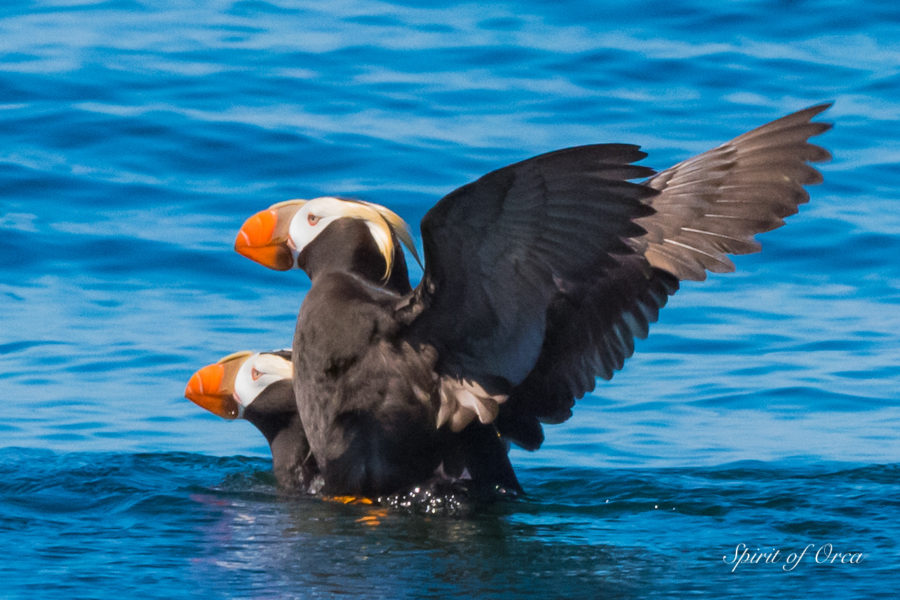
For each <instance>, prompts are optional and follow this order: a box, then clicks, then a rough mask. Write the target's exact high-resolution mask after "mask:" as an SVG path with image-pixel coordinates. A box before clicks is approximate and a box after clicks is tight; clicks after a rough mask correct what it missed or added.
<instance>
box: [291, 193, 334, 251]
mask: <svg viewBox="0 0 900 600" xmlns="http://www.w3.org/2000/svg"><path fill="white" fill-rule="evenodd" d="M345 216H347V202H346V201H344V200H339V199H338V198H332V197H330V196H323V197H322V198H313V199H312V200H310V201H309V202H307V203H306V204H304V205H303V207H302V208H301V209H300V210H298V211H297V214H295V215H294V218H293V219H291V225H290V227H289V228H288V236H289V237H290V240H291V242H292V244H293V247H292V248H291V252H292V253H293V254H294V263H295V264H296V262H297V255H298V254H300V252H302V251H303V249H304V248H306V246H308V245H309V243H310V242H312V241H313V240H314V239H316V237H318V235H319V234H320V233H322V231H324V230H325V228H326V227H328V225H329V224H330V223H331V222H333V221H335V220H337V219H340V218H341V217H345Z"/></svg>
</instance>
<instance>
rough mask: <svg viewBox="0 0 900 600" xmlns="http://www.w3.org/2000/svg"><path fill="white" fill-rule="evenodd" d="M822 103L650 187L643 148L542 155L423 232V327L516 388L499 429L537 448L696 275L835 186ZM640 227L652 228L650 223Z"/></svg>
mask: <svg viewBox="0 0 900 600" xmlns="http://www.w3.org/2000/svg"><path fill="white" fill-rule="evenodd" d="M827 107H828V106H827V105H822V106H816V107H813V108H809V109H806V110H804V111H800V112H798V113H794V114H792V115H789V116H787V117H784V118H782V119H779V120H777V121H773V122H771V123H769V124H767V125H764V126H762V127H760V128H758V129H755V130H753V131H751V132H749V133H746V134H744V135H742V136H740V137H738V138H735V139H734V140H732V141H730V142H728V143H726V144H723V145H722V146H719V147H718V148H715V149H713V150H711V151H709V152H706V153H704V154H700V155H698V156H696V157H693V158H691V159H688V160H686V161H684V162H681V163H679V164H677V165H675V166H674V167H672V168H670V169H667V170H665V171H663V172H661V173H659V174H657V175H655V176H653V177H652V178H650V179H649V180H647V181H646V182H645V184H644V185H635V184H632V183H628V182H627V181H626V180H628V179H633V178H635V177H639V176H640V174H639V173H640V171H641V170H642V168H641V167H636V166H633V165H630V163H631V162H633V161H635V160H638V159H639V158H641V157H642V156H643V154H642V153H640V152H639V151H638V150H637V148H635V147H633V146H617V145H612V146H586V147H582V148H571V149H568V150H561V151H558V152H553V153H550V154H547V155H542V156H539V157H536V158H533V159H530V160H527V161H524V162H521V163H517V164H515V165H511V166H510V167H506V168H504V169H500V170H499V171H495V172H493V173H491V174H489V175H486V176H485V177H483V178H481V179H479V180H478V181H476V182H474V183H472V184H470V185H468V186H465V187H463V188H460V189H459V190H457V191H455V192H453V193H451V194H450V195H448V196H447V197H445V198H444V199H443V200H442V201H441V202H440V203H438V205H437V206H435V207H434V209H432V210H431V211H430V212H429V213H428V214H427V215H426V218H425V220H424V221H423V223H422V233H423V238H424V243H425V255H426V271H425V277H424V278H423V282H422V284H421V285H420V287H419V288H418V289H417V290H416V292H415V293H416V300H417V301H418V302H420V303H421V307H423V309H422V312H421V314H420V315H419V318H418V322H417V323H416V326H417V327H418V331H419V332H420V333H421V334H422V337H423V339H427V340H428V341H429V342H430V343H434V344H435V345H436V346H437V347H438V348H439V351H440V353H441V357H442V360H443V361H444V364H443V368H444V369H445V370H446V372H447V373H449V374H451V375H455V376H461V377H467V378H471V379H474V380H476V381H480V382H482V385H484V384H485V382H488V383H489V382H490V381H491V378H492V377H496V378H500V379H501V380H502V381H504V382H507V383H509V384H512V385H513V386H514V389H512V391H511V393H510V396H509V398H508V400H507V401H506V402H505V403H504V404H503V405H502V406H501V408H500V413H499V416H498V420H497V425H498V427H499V429H500V431H501V432H502V433H504V434H505V435H507V436H508V437H510V438H511V439H514V440H515V441H517V442H519V443H520V444H521V445H523V446H524V447H526V448H536V447H537V446H539V445H540V443H541V441H542V439H543V434H542V432H541V426H540V423H541V422H560V421H563V420H565V419H566V418H568V417H569V416H570V415H571V407H572V405H573V403H574V399H575V398H578V397H581V396H582V395H583V394H584V393H586V392H588V391H590V390H592V389H593V387H594V381H595V378H596V377H598V376H601V377H604V378H606V379H609V378H610V377H612V374H613V372H614V371H615V370H617V369H619V368H621V367H622V365H623V363H624V361H625V359H627V358H628V357H629V356H631V354H632V353H633V351H634V338H635V337H645V336H646V335H647V330H648V326H649V324H650V323H652V322H653V321H655V320H656V318H657V316H658V312H659V309H660V308H662V306H664V305H665V303H666V300H667V299H668V296H669V295H671V294H673V293H674V292H675V291H676V290H677V289H678V282H679V280H681V279H704V278H705V276H706V271H707V270H709V271H713V272H725V271H731V270H733V269H734V265H733V264H732V263H731V261H730V260H729V259H728V258H727V256H726V255H727V254H746V253H749V252H755V251H757V250H759V245H758V243H757V242H756V241H755V240H753V236H754V235H755V234H757V233H761V232H764V231H768V230H771V229H774V228H776V227H778V226H780V225H782V224H783V222H784V221H783V218H784V217H786V216H788V215H791V214H794V213H796V212H797V206H798V205H799V204H801V203H803V202H806V201H807V200H808V199H809V196H808V194H807V192H806V191H805V190H804V188H803V186H804V185H807V184H812V183H818V182H820V181H821V174H820V173H819V172H818V171H816V170H815V169H814V168H813V167H811V166H810V165H809V164H808V163H810V162H817V161H821V160H826V159H827V158H828V157H829V154H828V152H827V151H826V150H824V149H823V148H820V147H818V146H815V145H813V144H810V143H809V142H808V139H809V138H810V137H812V136H814V135H817V134H819V133H822V132H823V131H825V130H827V129H828V128H829V127H830V125H828V124H825V123H813V122H811V121H810V119H812V117H814V116H815V115H817V114H819V113H820V112H822V111H823V110H825V109H826V108H827ZM635 224H637V225H639V226H640V227H639V228H636V227H635Z"/></svg>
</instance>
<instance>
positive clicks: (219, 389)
mask: <svg viewBox="0 0 900 600" xmlns="http://www.w3.org/2000/svg"><path fill="white" fill-rule="evenodd" d="M227 375H230V377H227ZM233 387H234V373H229V374H226V365H224V364H222V363H215V364H212V365H206V366H205V367H203V368H202V369H200V370H199V371H197V372H196V373H194V374H193V375H192V376H191V379H190V380H189V381H188V384H187V387H186V388H185V389H184V397H185V398H187V399H188V400H190V401H191V402H193V403H194V404H196V405H197V406H200V407H201V408H205V409H206V410H208V411H209V412H211V413H213V414H215V415H218V416H220V417H222V418H223V419H236V418H238V417H239V416H240V412H241V411H240V409H241V407H240V406H239V405H238V403H237V401H235V399H234V391H233V390H232V388H233Z"/></svg>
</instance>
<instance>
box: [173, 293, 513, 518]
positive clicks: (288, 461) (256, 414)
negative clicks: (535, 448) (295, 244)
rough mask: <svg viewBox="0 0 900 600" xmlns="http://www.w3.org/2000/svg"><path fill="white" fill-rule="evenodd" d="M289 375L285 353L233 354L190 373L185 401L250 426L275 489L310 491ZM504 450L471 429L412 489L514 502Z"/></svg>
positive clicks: (314, 470)
mask: <svg viewBox="0 0 900 600" xmlns="http://www.w3.org/2000/svg"><path fill="white" fill-rule="evenodd" d="M408 285H409V284H408V283H407V286H408ZM292 376H293V374H292V367H291V351H290V350H276V351H271V352H250V351H243V352H235V353H233V354H230V355H228V356H226V357H224V358H222V359H220V360H219V361H218V362H216V363H214V364H211V365H207V366H205V367H203V368H202V369H200V370H198V371H197V372H196V373H194V374H193V375H192V376H191V378H190V380H189V381H188V385H187V387H186V388H185V391H184V395H185V397H186V398H187V399H189V400H191V401H192V402H194V403H195V404H197V405H198V406H200V407H202V408H205V409H206V410H208V411H210V412H211V413H213V414H215V415H218V416H220V417H222V418H224V419H238V418H243V419H246V420H248V421H250V422H251V423H252V424H253V425H255V426H256V428H257V429H259V430H260V432H261V433H262V434H263V435H264V436H265V438H266V441H268V442H269V447H270V449H271V451H272V470H273V472H274V473H275V477H276V479H277V480H278V483H279V485H280V486H281V487H283V488H285V489H288V490H299V491H304V492H308V493H315V492H317V491H318V490H319V488H321V483H322V482H321V478H320V477H318V474H319V470H318V467H317V466H316V461H315V458H314V457H313V456H312V455H311V454H310V451H309V450H310V449H309V443H308V442H307V439H306V432H305V431H304V429H303V426H302V424H301V422H300V417H299V415H298V412H297V403H296V401H295V399H294V390H293V387H292V385H291V379H292ZM507 451H508V447H507V446H506V445H504V444H503V443H502V442H501V441H499V440H498V438H497V435H496V431H495V430H494V429H493V428H492V427H489V426H476V425H473V426H471V427H468V428H466V431H465V432H464V433H463V434H461V435H457V436H453V437H452V438H451V439H449V440H447V443H446V449H445V453H444V458H445V463H444V464H443V465H442V469H441V470H440V471H439V472H437V473H435V474H434V477H432V478H431V480H429V481H418V482H416V484H428V487H427V489H428V490H432V491H433V490H435V489H452V490H453V493H456V494H465V495H466V496H467V497H470V498H471V499H480V500H487V499H497V498H499V497H513V496H515V495H517V494H518V493H520V492H521V491H522V488H521V487H520V485H519V482H518V480H517V479H516V476H515V472H514V471H513V469H512V465H511V464H510V463H509V457H508V454H507ZM399 491H401V492H404V493H409V492H412V490H409V489H402V490H399Z"/></svg>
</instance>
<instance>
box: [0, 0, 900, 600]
mask: <svg viewBox="0 0 900 600" xmlns="http://www.w3.org/2000/svg"><path fill="white" fill-rule="evenodd" d="M0 52H2V59H0V140H2V142H3V143H2V144H0V402H2V406H3V408H4V411H3V414H4V417H5V418H4V419H3V420H2V421H0V548H4V549H6V555H7V560H5V561H2V563H0V581H2V582H3V583H2V585H0V597H3V598H26V597H28V598H31V597H34V596H35V595H39V597H42V598H101V599H102V598H119V597H123V596H125V597H142V598H156V597H159V598H187V597H197V596H200V595H203V596H205V597H213V598H292V597H296V598H305V597H372V598H405V597H409V598H413V597H429V596H434V597H467V598H468V597H472V596H476V597H482V598H513V597H526V596H534V597H567V598H568V597H572V598H581V597H584V598H602V597H612V598H643V597H653V598H683V597H685V596H688V595H696V596H701V597H703V596H709V597H728V598H757V597H769V596H776V595H778V596H786V597H814V596H820V595H823V594H828V595H830V596H833V595H834V594H835V591H836V590H839V591H840V597H842V598H876V597H885V598H889V597H893V594H895V590H896V589H897V588H898V587H900V551H898V539H900V525H898V522H900V500H898V498H900V493H898V492H900V472H898V465H900V443H898V428H900V401H898V397H900V393H898V389H900V333H898V332H900V310H898V308H900V260H898V256H900V210H898V208H897V199H898V194H900V143H898V138H900V126H898V125H897V123H898V122H900V103H898V102H897V98H898V97H900V72H898V71H900V67H898V65H900V7H898V6H895V5H894V3H887V2H884V3H874V2H873V3H864V4H859V3H844V2H834V1H825V2H803V1H800V2H735V3H719V4H717V5H711V4H709V3H705V2H696V1H695V2H690V1H679V2H669V3H664V4H663V3H654V2H607V3H603V4H596V3H587V2H552V3H551V2H539V1H535V0H532V1H529V2H515V3H513V2H500V3H492V4H490V5H482V4H478V3H462V4H458V3H450V4H448V3H445V4H443V5H441V6H440V7H437V8H435V7H433V6H432V5H430V4H428V3H416V2H403V1H400V0H387V1H375V0H356V1H338V2H330V3H317V2H263V1H232V0H209V1H201V2H194V3H180V2H165V1H161V2H149V1H147V2H144V1H127V0H110V1H86V0H81V1H80V0H47V1H43V2H7V3H5V4H4V5H3V7H2V8H0ZM826 100H833V101H834V102H835V104H834V106H833V108H831V109H830V110H829V111H828V112H827V113H825V115H824V116H823V117H824V119H825V120H829V121H832V122H834V123H835V128H834V130H833V131H830V132H828V133H827V134H825V135H823V136H822V137H821V138H819V140H818V141H819V143H821V144H822V145H824V146H826V147H827V148H829V149H830V150H831V151H832V152H833V154H834V160H832V161H831V162H829V163H827V164H825V165H823V166H822V171H823V173H824V175H825V183H824V184H823V185H821V186H817V187H815V188H812V189H811V194H812V201H811V202H810V204H809V205H806V206H804V207H802V209H801V211H800V214H799V215H797V216H795V217H792V218H791V219H790V220H789V222H788V224H787V226H786V227H784V228H783V229H779V230H777V231H775V232H771V233H768V234H765V235H763V236H761V237H760V240H761V242H762V244H763V251H762V252H761V253H760V254H757V255H751V256H747V257H740V258H738V259H737V260H736V261H735V262H736V264H737V266H738V270H737V272H736V273H735V274H732V275H727V276H713V277H711V278H710V279H709V280H708V281H706V282H702V283H688V284H685V285H684V286H683V287H682V290H681V291H680V292H679V293H678V294H677V295H676V296H675V297H674V298H673V299H672V300H671V301H670V304H669V306H668V307H667V308H666V309H665V310H664V311H663V312H662V314H661V319H660V322H659V323H657V324H656V325H655V326H653V328H652V329H651V335H650V337H649V338H648V339H647V340H645V341H642V342H639V343H638V345H637V353H636V355H635V356H634V357H633V358H632V359H631V360H629V361H628V363H627V364H626V367H625V369H624V370H623V371H622V372H621V373H619V374H617V375H616V377H615V378H614V379H613V380H612V381H611V382H600V384H599V385H598V388H597V390H596V391H595V392H594V393H593V394H590V395H588V396H587V397H585V398H583V399H582V400H580V401H579V402H578V404H577V405H576V408H575V416H574V417H573V418H572V419H571V420H570V421H569V422H567V423H565V424H563V425H559V426H552V427H548V428H547V441H546V443H545V445H544V447H543V448H542V449H541V450H540V451H539V452H537V453H527V452H524V451H520V450H515V449H514V450H513V452H512V457H513V462H514V464H515V466H516V468H517V471H518V473H519V475H520V479H521V480H522V483H523V485H524V487H525V488H526V490H527V491H528V492H529V494H528V497H527V498H525V499H523V500H520V501H516V502H511V503H504V504H500V505H497V506H493V507H489V508H484V509H482V510H479V511H477V512H476V513H475V514H473V515H471V516H468V517H465V518H426V517H423V516H414V515H405V514H394V513H387V514H385V513H383V512H379V511H377V510H376V509H372V508H370V507H360V506H340V505H332V504H327V503H324V502H321V501H319V500H315V499H296V498H288V497H285V496H283V495H282V494H281V493H280V492H279V491H278V489H277V488H276V486H275V484H274V479H273V478H272V476H271V475H270V473H269V463H268V458H267V452H268V450H267V447H266V445H265V443H264V440H263V439H262V436H261V435H259V434H258V432H256V431H255V430H254V429H253V427H252V426H250V425H249V424H247V423H244V422H237V423H224V422H222V421H221V420H219V419H218V418H216V417H214V416H212V415H210V414H207V413H205V412H204V411H202V410H200V409H199V408H197V407H196V406H194V405H193V404H191V403H190V402H188V401H186V400H185V399H184V398H182V391H183V389H184V385H185V383H186V381H187V378H188V377H189V376H190V374H191V373H192V372H193V371H194V370H195V369H196V368H198V367H200V366H202V365H204V364H207V363H209V362H211V361H213V360H215V359H217V358H219V357H220V356H222V355H224V354H227V353H230V352H232V351H235V350H240V349H271V348H279V347H284V346H288V345H290V337H291V334H292V332H293V325H294V321H295V319H296V313H297V309H298V307H299V304H300V301H301V300H302V297H303V294H304V292H305V291H306V290H307V289H308V282H307V280H306V279H305V276H303V274H302V273H290V274H284V273H274V272H268V271H266V270H265V269H262V268H260V267H258V266H257V265H255V264H253V263H251V262H250V261H247V260H246V259H243V258H241V257H239V256H238V255H236V254H235V253H234V252H233V251H232V249H231V248H232V243H233V240H234V236H235V233H236V231H237V228H238V227H239V226H240V224H241V223H242V222H243V220H244V219H245V218H246V217H247V216H248V215H250V214H251V213H253V212H255V211H257V210H259V209H261V208H264V207H266V206H268V205H270V204H272V203H274V202H277V201H280V200H284V199H287V198H292V197H312V196H316V195H323V194H341V195H348V196H356V197H360V198H365V199H367V200H371V201H374V202H378V203H382V204H386V205H388V206H390V207H392V208H393V209H395V210H396V211H397V212H399V213H400V214H401V215H402V216H403V217H404V218H405V219H407V220H408V221H409V222H410V223H412V224H413V225H414V229H416V228H415V224H417V223H418V221H419V220H420V219H421V217H422V215H423V214H424V213H425V212H426V211H427V210H428V208H429V207H430V206H431V205H432V204H433V203H434V202H435V201H436V200H437V199H438V198H440V197H441V196H442V195H443V194H445V193H447V192H448V191H450V190H452V189H453V188H455V187H457V186H459V185H461V184H463V183H466V182H468V181H470V180H472V179H473V178H475V177H477V176H479V175H481V174H483V173H485V172H487V171H489V170H491V169H493V168H496V167H499V166H502V165H505V164H508V163H510V162H513V161H516V160H519V159H523V158H527V157H528V156H531V155H534V154H537V153H540V152H543V151H547V150H552V149H556V148H561V147H565V146H571V145H576V144H583V143H592V142H612V141H616V142H631V143H637V144H640V145H642V146H643V147H644V149H645V150H647V151H648V152H649V153H650V156H649V157H648V159H646V161H645V163H646V164H648V165H649V166H653V167H656V168H665V167H667V166H669V165H671V164H673V163H675V162H677V161H679V160H681V159H684V158H686V157H688V156H691V155H692V154H696V153H698V152H701V151H703V150H706V149H708V148H710V147H712V146H714V145H717V144H719V143H721V142H723V141H725V140H727V139H730V138H731V137H734V136H735V135H737V134H739V133H742V132H743V131H746V130H748V129H750V128H752V127H754V126H757V125H760V124H762V123H764V122H767V121H769V120H771V119H774V118H776V117H778V116H781V115H783V114H786V113H788V112H791V111H794V110H797V109H800V108H804V107H806V106H809V105H812V104H816V103H819V102H821V101H826ZM417 241H418V242H419V243H421V240H420V239H418V240H417ZM419 275H420V273H419V272H415V271H414V272H413V277H418V276H419ZM745 548H746V549H747V550H748V552H753V553H755V552H759V553H764V554H766V556H765V557H764V556H762V555H758V556H757V558H758V561H757V562H756V563H746V562H745V563H743V564H740V565H737V566H735V564H734V562H735V560H734V559H735V557H736V556H737V555H741V554H742V553H743V549H745ZM791 556H793V557H794V560H793V561H791V560H790V557H791ZM767 560H768V562H767ZM842 560H843V562H842ZM830 561H834V562H830Z"/></svg>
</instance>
